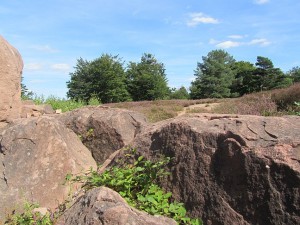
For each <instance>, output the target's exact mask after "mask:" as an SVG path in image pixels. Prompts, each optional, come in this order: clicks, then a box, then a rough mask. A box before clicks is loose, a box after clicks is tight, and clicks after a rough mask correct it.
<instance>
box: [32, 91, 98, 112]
mask: <svg viewBox="0 0 300 225" xmlns="http://www.w3.org/2000/svg"><path fill="white" fill-rule="evenodd" d="M33 101H34V103H35V104H37V105H41V104H49V105H51V106H52V108H53V109H54V110H57V109H61V110H62V112H67V111H72V110H74V109H77V108H81V107H83V106H86V105H87V104H85V103H84V102H82V101H77V102H76V101H73V100H66V99H64V98H59V97H55V96H53V95H51V96H49V97H48V98H47V99H45V97H44V96H43V95H41V96H35V97H34V98H33ZM88 105H100V102H99V101H98V100H97V99H96V98H91V99H90V100H89V102H88Z"/></svg>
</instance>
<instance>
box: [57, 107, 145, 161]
mask: <svg viewBox="0 0 300 225" xmlns="http://www.w3.org/2000/svg"><path fill="white" fill-rule="evenodd" d="M56 118H57V119H58V120H60V121H62V122H63V123H64V124H65V125H66V126H67V127H68V128H70V129H72V130H73V131H74V132H75V133H76V134H78V135H80V137H81V139H82V143H83V144H84V145H85V146H86V147H87V148H88V149H89V150H90V151H91V152H92V155H93V157H94V159H95V160H96V162H97V163H99V164H101V163H103V162H104V161H105V160H106V159H107V158H108V157H109V156H110V154H112V153H113V152H114V151H116V150H118V149H120V148H122V147H124V146H125V145H128V144H130V143H131V142H132V140H133V139H134V137H135V136H136V135H137V134H138V133H139V132H140V131H141V129H142V127H143V126H144V125H145V124H146V118H145V117H144V116H143V115H142V114H140V113H137V112H132V111H128V110H125V109H113V108H108V107H102V106H98V107H93V106H89V107H84V108H81V109H77V110H74V111H72V112H67V113H64V114H61V115H57V116H56Z"/></svg>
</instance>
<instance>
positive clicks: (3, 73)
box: [0, 35, 23, 122]
mask: <svg viewBox="0 0 300 225" xmlns="http://www.w3.org/2000/svg"><path fill="white" fill-rule="evenodd" d="M0 65H1V66H0V122H1V121H10V120H13V119H16V118H19V117H20V110H21V74H22V70H23V61H22V58H21V55H20V53H19V52H18V51H17V50H16V49H15V48H14V47H13V46H11V45H10V44H9V43H8V42H7V41H6V40H5V39H4V38H3V37H2V36H1V35H0Z"/></svg>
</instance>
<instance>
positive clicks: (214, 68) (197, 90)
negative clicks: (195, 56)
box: [190, 50, 235, 99]
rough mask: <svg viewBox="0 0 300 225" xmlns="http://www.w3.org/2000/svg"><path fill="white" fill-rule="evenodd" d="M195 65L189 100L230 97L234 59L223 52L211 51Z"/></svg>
mask: <svg viewBox="0 0 300 225" xmlns="http://www.w3.org/2000/svg"><path fill="white" fill-rule="evenodd" d="M202 61H203V62H202V63H199V62H198V64H197V68H196V70H195V74H194V75H195V76H196V79H195V81H193V82H192V86H191V88H190V91H191V98H193V99H196V98H223V97H230V96H231V90H230V87H231V85H232V82H233V80H234V78H235V73H234V71H233V70H232V66H233V64H234V63H235V60H234V58H233V57H232V56H231V55H229V54H228V53H227V52H225V51H224V50H213V51H211V52H209V53H208V55H207V56H203V57H202Z"/></svg>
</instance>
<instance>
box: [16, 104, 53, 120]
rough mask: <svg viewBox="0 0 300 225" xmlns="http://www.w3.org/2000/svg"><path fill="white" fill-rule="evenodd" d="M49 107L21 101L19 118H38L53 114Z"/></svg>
mask: <svg viewBox="0 0 300 225" xmlns="http://www.w3.org/2000/svg"><path fill="white" fill-rule="evenodd" d="M54 113H55V111H54V110H53V109H52V106H51V105H47V104H44V105H35V104H34V102H33V101H31V100H27V101H22V109H21V118H30V117H38V116H42V115H44V114H54Z"/></svg>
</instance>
